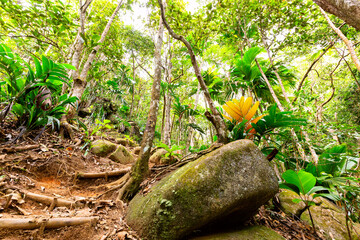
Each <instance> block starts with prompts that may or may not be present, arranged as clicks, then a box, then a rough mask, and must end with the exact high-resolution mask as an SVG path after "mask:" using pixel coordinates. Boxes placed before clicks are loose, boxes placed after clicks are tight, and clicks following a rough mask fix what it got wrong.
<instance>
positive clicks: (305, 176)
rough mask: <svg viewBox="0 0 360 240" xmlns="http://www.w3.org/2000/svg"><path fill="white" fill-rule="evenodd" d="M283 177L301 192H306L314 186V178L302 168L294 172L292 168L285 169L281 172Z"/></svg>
mask: <svg viewBox="0 0 360 240" xmlns="http://www.w3.org/2000/svg"><path fill="white" fill-rule="evenodd" d="M282 177H283V179H284V180H285V181H286V182H287V183H291V184H294V185H295V186H296V187H297V188H298V189H299V191H300V193H302V194H304V195H305V194H308V192H309V191H310V190H311V189H312V188H313V187H314V186H315V184H316V178H315V177H314V176H313V175H312V174H311V173H308V172H305V171H304V170H300V171H299V172H295V171H294V170H291V169H290V170H287V171H286V172H284V173H283V174H282Z"/></svg>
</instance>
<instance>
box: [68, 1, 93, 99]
mask: <svg viewBox="0 0 360 240" xmlns="http://www.w3.org/2000/svg"><path fill="white" fill-rule="evenodd" d="M91 2H92V0H86V1H85V3H84V4H83V3H82V0H79V18H80V27H79V30H78V33H77V35H76V37H75V40H74V46H73V48H74V52H73V53H72V58H71V65H73V66H74V67H75V68H76V70H70V72H69V78H70V79H72V78H74V77H78V75H79V67H80V56H81V54H82V51H83V48H84V42H85V41H84V39H83V36H85V18H86V11H87V9H88V7H89V6H90V4H91ZM66 89H67V85H66V84H64V85H63V87H62V93H63V94H64V93H65V92H66Z"/></svg>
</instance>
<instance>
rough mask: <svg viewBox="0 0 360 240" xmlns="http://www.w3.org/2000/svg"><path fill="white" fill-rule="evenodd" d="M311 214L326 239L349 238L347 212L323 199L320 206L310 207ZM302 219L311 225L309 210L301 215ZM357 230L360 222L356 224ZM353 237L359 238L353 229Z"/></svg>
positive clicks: (359, 228)
mask: <svg viewBox="0 0 360 240" xmlns="http://www.w3.org/2000/svg"><path fill="white" fill-rule="evenodd" d="M310 211H311V215H312V217H313V220H314V224H315V227H316V229H317V231H319V232H320V233H321V234H322V235H324V236H325V238H326V239H339V240H340V239H349V235H348V232H347V229H346V220H345V212H344V211H342V210H341V209H340V208H338V207H337V206H336V205H334V204H332V203H331V202H329V201H328V200H326V199H324V198H323V199H322V203H321V205H320V206H311V207H310ZM301 219H302V220H304V221H306V222H307V223H308V224H310V225H311V220H310V216H309V213H308V211H305V212H304V213H303V214H302V215H301ZM352 224H353V225H354V228H356V231H357V232H360V224H355V223H352ZM351 234H352V239H358V236H357V235H356V233H355V232H354V231H353V229H352V233H351Z"/></svg>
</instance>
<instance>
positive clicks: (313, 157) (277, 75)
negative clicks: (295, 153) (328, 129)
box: [262, 36, 319, 165]
mask: <svg viewBox="0 0 360 240" xmlns="http://www.w3.org/2000/svg"><path fill="white" fill-rule="evenodd" d="M262 41H263V44H264V47H265V49H266V52H267V54H268V56H269V60H270V63H271V65H272V67H273V69H274V72H275V76H276V78H277V80H278V81H279V84H280V87H281V90H282V93H283V95H284V97H285V100H286V102H287V103H288V104H289V105H290V108H292V104H291V102H290V100H289V98H288V96H287V93H286V90H285V87H284V84H283V81H282V79H281V77H280V75H279V74H278V72H277V70H276V68H275V66H274V62H273V59H272V56H271V53H270V49H269V47H268V46H267V44H266V42H265V40H264V38H263V36H262ZM269 84H270V83H269ZM274 94H275V93H274ZM282 111H283V110H282ZM301 130H302V131H301V132H302V133H303V134H304V137H305V142H306V144H307V145H308V148H309V150H310V153H311V156H312V159H313V160H314V163H315V164H316V165H317V163H318V161H319V158H318V156H317V154H316V152H315V150H314V148H313V147H312V145H311V143H310V138H309V135H308V133H307V132H305V131H304V130H303V128H301ZM291 134H292V136H293V138H294V139H297V136H296V134H295V131H293V130H292V131H291ZM300 147H301V146H300ZM297 148H298V150H299V146H297ZM301 149H302V147H301ZM301 149H300V150H299V153H300V155H301V156H302V158H303V159H305V156H304V154H305V152H304V151H303V150H301Z"/></svg>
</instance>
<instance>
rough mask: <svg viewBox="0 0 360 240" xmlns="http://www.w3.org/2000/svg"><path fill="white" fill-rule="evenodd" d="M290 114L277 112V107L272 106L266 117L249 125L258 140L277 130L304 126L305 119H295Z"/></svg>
mask: <svg viewBox="0 0 360 240" xmlns="http://www.w3.org/2000/svg"><path fill="white" fill-rule="evenodd" d="M291 113H292V112H290V111H288V112H287V111H283V112H279V111H278V110H277V106H276V105H273V106H271V107H270V109H269V111H268V114H267V115H265V116H264V117H263V118H261V119H260V120H259V121H258V122H257V123H251V125H252V126H253V128H254V129H255V130H256V133H257V136H258V138H259V139H260V138H261V137H263V136H264V135H266V134H269V133H270V132H272V131H273V130H274V129H277V128H286V127H295V126H306V122H307V121H306V119H301V118H296V117H295V116H294V115H292V114H291Z"/></svg>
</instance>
